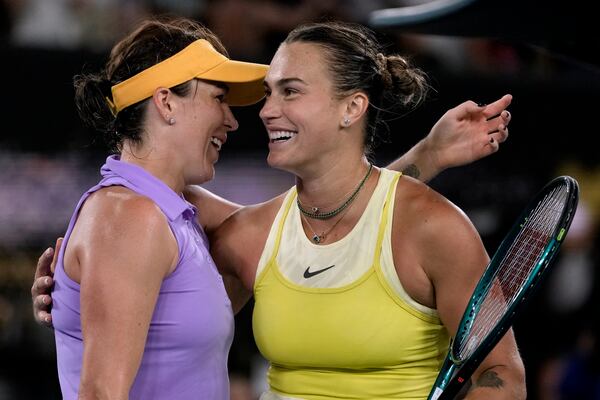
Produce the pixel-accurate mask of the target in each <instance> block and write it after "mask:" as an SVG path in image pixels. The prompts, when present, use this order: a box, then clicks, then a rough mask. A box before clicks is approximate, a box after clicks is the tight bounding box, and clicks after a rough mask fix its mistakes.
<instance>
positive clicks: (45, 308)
mask: <svg viewBox="0 0 600 400" xmlns="http://www.w3.org/2000/svg"><path fill="white" fill-rule="evenodd" d="M52 285H54V280H53V279H52V278H51V277H49V276H42V277H39V278H37V279H36V280H34V281H33V286H32V287H31V298H32V299H33V316H34V318H35V320H36V322H37V323H38V324H40V325H44V326H52V315H50V308H51V305H52V297H50V296H49V295H48V294H49V293H50V290H51V288H52Z"/></svg>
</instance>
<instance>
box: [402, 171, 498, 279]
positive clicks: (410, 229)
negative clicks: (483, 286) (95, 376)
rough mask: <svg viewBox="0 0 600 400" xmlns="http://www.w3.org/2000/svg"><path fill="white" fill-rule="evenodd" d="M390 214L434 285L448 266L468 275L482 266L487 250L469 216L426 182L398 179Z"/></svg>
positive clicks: (406, 178)
mask: <svg viewBox="0 0 600 400" xmlns="http://www.w3.org/2000/svg"><path fill="white" fill-rule="evenodd" d="M394 217H395V218H394V219H395V221H394V228H395V231H397V232H402V233H403V234H404V235H405V236H406V237H410V244H411V246H412V251H413V254H415V257H416V258H417V261H418V263H419V264H420V265H421V266H422V267H423V269H424V271H425V273H426V274H427V275H428V276H429V278H430V279H431V280H432V281H433V283H434V284H435V280H436V279H438V278H440V277H443V276H444V275H445V274H447V273H448V272H449V269H452V270H453V271H454V272H457V273H459V275H462V274H465V275H468V276H471V275H473V274H475V275H477V274H478V272H479V271H480V270H481V269H482V267H483V266H485V263H486V260H487V253H486V252H485V248H484V246H483V243H482V241H481V238H480V236H479V234H478V232H477V230H476V229H475V227H474V225H473V224H472V223H471V221H470V219H469V218H468V217H467V215H466V214H465V213H464V212H463V211H462V210H461V209H460V208H459V207H457V206H456V205H455V204H454V203H452V202H451V201H450V200H448V199H447V198H445V197H444V196H442V195H441V194H439V193H438V192H436V191H435V190H433V189H432V188H430V187H429V186H427V185H426V184H423V183H421V182H419V181H417V180H415V179H412V178H410V177H403V178H402V179H400V181H399V182H398V188H397V190H396V207H395V211H394ZM457 259H462V260H464V262H461V263H459V262H456V260H457ZM482 263H483V265H482Z"/></svg>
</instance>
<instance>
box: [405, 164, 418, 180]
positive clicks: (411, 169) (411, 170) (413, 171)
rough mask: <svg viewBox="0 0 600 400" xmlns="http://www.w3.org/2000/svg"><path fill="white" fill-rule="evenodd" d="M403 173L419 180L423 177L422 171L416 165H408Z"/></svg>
mask: <svg viewBox="0 0 600 400" xmlns="http://www.w3.org/2000/svg"><path fill="white" fill-rule="evenodd" d="M402 173H403V174H404V175H408V176H410V177H412V178H415V179H418V178H419V175H421V171H420V170H419V168H418V167H417V166H416V165H415V164H410V165H407V166H406V168H404V169H403V170H402Z"/></svg>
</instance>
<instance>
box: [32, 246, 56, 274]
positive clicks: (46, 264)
mask: <svg viewBox="0 0 600 400" xmlns="http://www.w3.org/2000/svg"><path fill="white" fill-rule="evenodd" d="M53 256H54V249H52V247H48V248H47V249H46V251H44V252H43V253H42V255H41V256H40V258H39V259H38V262H37V267H36V268H35V275H34V277H33V279H34V280H35V279H37V278H39V277H41V276H46V275H50V274H51V268H50V265H51V264H52V258H53Z"/></svg>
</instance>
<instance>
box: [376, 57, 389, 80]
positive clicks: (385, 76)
mask: <svg viewBox="0 0 600 400" xmlns="http://www.w3.org/2000/svg"><path fill="white" fill-rule="evenodd" d="M376 62H377V67H378V69H379V70H378V72H379V75H380V76H381V80H382V81H383V84H384V87H386V88H391V87H392V85H393V78H392V74H391V73H390V71H389V68H388V58H387V56H386V55H385V54H383V53H377V61H376Z"/></svg>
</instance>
